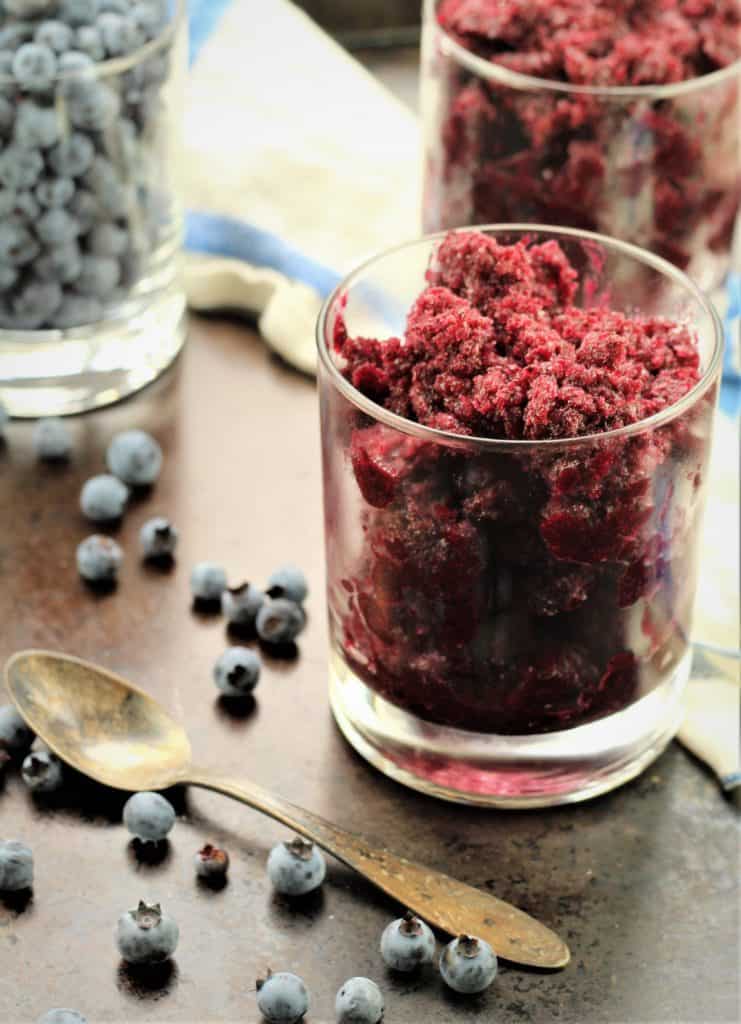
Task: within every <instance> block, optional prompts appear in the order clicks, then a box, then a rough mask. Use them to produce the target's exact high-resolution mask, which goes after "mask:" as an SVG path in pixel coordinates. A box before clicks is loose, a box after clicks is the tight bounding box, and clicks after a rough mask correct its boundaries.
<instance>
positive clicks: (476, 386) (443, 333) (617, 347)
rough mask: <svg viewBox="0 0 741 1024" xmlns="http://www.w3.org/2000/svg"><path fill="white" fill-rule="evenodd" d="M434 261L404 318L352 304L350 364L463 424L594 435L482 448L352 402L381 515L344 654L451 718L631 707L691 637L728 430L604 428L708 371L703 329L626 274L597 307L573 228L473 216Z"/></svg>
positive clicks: (368, 514)
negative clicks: (713, 472) (396, 324)
mask: <svg viewBox="0 0 741 1024" xmlns="http://www.w3.org/2000/svg"><path fill="white" fill-rule="evenodd" d="M426 277H427V285H426V287H425V288H424V290H423V291H422V293H421V294H420V295H419V297H418V298H417V300H416V301H415V303H414V305H413V306H412V308H411V310H410V311H409V314H408V317H407V321H406V330H405V333H404V336H403V337H400V338H386V339H375V338H358V337H350V336H349V335H348V333H347V330H346V327H345V322H344V320H343V318H342V316H338V318H337V320H336V322H335V329H334V349H335V353H334V358H335V359H336V361H337V364H338V366H339V368H340V370H341V372H342V373H343V374H344V376H345V377H346V378H347V380H348V381H349V382H350V383H351V384H352V385H353V386H354V387H355V388H356V389H357V390H358V391H360V392H362V393H363V394H364V395H365V396H367V397H368V398H370V399H372V401H373V402H375V403H377V404H378V405H379V406H382V407H383V408H384V409H386V410H388V411H390V412H393V413H395V414H396V415H398V416H401V417H404V418H405V419H406V420H409V421H411V422H413V423H415V424H421V425H423V426H425V427H433V428H436V429H438V430H442V431H446V432H448V434H452V435H460V436H461V437H467V436H469V437H475V438H479V439H480V438H490V439H501V440H506V441H526V442H546V441H547V442H564V441H568V439H574V438H581V437H586V436H587V435H589V440H588V441H587V442H584V443H581V444H578V445H576V446H574V445H569V444H568V443H567V444H563V443H560V444H559V443H556V444H553V443H551V444H540V445H538V444H535V445H533V444H529V445H510V446H501V445H500V446H498V447H497V446H493V447H491V446H490V448H489V449H486V448H485V446H483V447H482V446H481V445H480V444H479V445H471V446H469V447H468V448H466V447H465V446H464V447H461V446H460V445H456V444H450V443H442V442H440V441H438V440H433V439H431V438H430V439H425V438H419V437H416V436H412V435H409V434H405V433H403V432H401V431H399V430H397V429H394V428H393V427H391V426H390V425H386V424H384V423H382V422H375V421H374V420H373V419H372V418H371V417H369V416H366V415H364V414H361V413H359V412H357V411H356V410H352V411H351V412H350V413H349V416H350V420H349V425H348V428H347V429H348V431H349V436H348V439H347V452H348V458H349V461H350V463H351V467H352V473H353V478H354V482H355V486H356V487H357V488H358V490H359V492H360V495H361V496H362V510H363V511H362V519H363V521H362V530H363V535H362V545H361V549H360V551H359V553H358V555H357V557H356V558H355V560H354V562H353V564H352V571H350V572H346V573H345V575H344V577H343V578H342V580H341V588H342V591H343V594H344V598H343V608H342V611H341V612H340V613H339V614H338V615H334V616H333V619H334V622H333V629H334V630H335V633H336V639H337V641H338V642H339V645H340V647H341V649H342V652H343V655H344V657H345V658H346V660H347V662H348V664H349V665H350V667H351V669H352V670H353V671H354V672H355V673H356V674H357V675H358V676H359V677H360V678H361V679H362V680H363V681H364V682H365V683H366V684H367V685H368V686H370V687H371V688H373V689H374V690H375V691H376V692H378V693H380V694H381V695H382V696H384V697H386V698H387V699H388V700H390V701H392V702H393V703H395V704H397V705H399V706H401V707H403V708H405V709H407V710H409V711H411V712H413V713H415V714H417V715H418V716H420V717H421V718H423V719H426V720H428V721H432V722H437V723H442V724H446V725H450V726H457V727H461V728H467V729H472V730H477V731H486V732H498V733H510V734H512V733H515V734H517V733H532V732H541V731H549V730H553V729H563V728H568V727H571V726H574V725H578V724H581V723H583V722H586V721H589V720H592V719H595V718H597V717H600V716H603V715H606V714H609V713H611V712H613V711H617V710H620V709H622V708H624V707H626V706H627V705H628V704H630V703H631V702H632V701H634V700H636V699H637V698H638V697H640V696H642V695H643V694H644V693H646V692H648V691H649V690H650V689H651V688H652V687H653V686H655V685H657V684H658V683H659V682H661V681H662V680H663V679H665V678H666V674H667V672H671V669H672V666H675V665H676V664H677V663H678V662H679V660H680V659H681V657H682V656H683V654H684V653H685V651H686V649H687V630H688V628H689V616H690V611H691V603H692V597H693V592H694V571H695V569H694V550H695V548H696V544H695V542H694V540H695V538H694V532H695V530H696V527H697V517H696V516H694V514H693V509H694V508H696V507H698V503H699V491H700V488H701V485H702V474H701V472H700V466H701V465H702V464H703V460H704V458H705V448H706V445H707V443H708V438H707V431H705V430H703V429H699V428H696V424H695V422H694V420H693V410H689V411H687V412H685V413H684V414H683V415H681V416H679V417H678V418H676V419H673V420H671V421H670V422H669V423H667V424H665V425H663V426H660V427H654V428H653V429H647V430H645V431H638V432H628V434H620V435H618V436H613V435H610V436H608V437H604V438H603V437H601V435H603V434H605V432H607V431H614V430H616V429H617V428H621V427H626V426H629V425H630V424H635V423H638V422H639V421H641V420H645V419H646V418H648V417H650V416H652V415H654V414H655V413H658V412H660V411H661V410H663V409H666V408H667V407H668V406H670V405H672V404H673V403H675V402H677V401H679V400H680V399H681V398H682V397H683V396H684V395H686V394H687V392H688V391H690V389H691V388H692V387H693V385H694V384H695V383H697V381H698V380H699V379H700V360H699V354H698V349H697V345H696V342H695V338H694V336H693V333H692V330H691V329H690V327H688V326H687V325H686V324H684V323H680V322H675V321H673V320H670V319H666V318H662V317H658V316H648V315H638V314H630V313H626V312H623V311H621V310H619V309H613V308H610V306H609V300H608V297H606V296H605V295H601V296H599V295H596V294H594V295H592V296H591V302H592V304H591V306H590V308H583V307H582V305H580V304H579V302H580V301H583V298H584V296H585V295H586V296H589V295H590V294H591V293H590V288H589V281H588V280H587V278H588V277H589V267H588V265H587V263H586V262H585V264H584V266H581V267H580V268H579V269H577V268H576V267H575V266H573V265H572V264H571V263H570V262H569V260H568V259H567V257H566V255H565V253H564V251H563V250H562V249H561V247H560V246H559V244H558V243H557V242H555V241H547V242H545V243H541V244H536V243H535V242H532V241H531V242H529V241H528V240H527V239H523V240H521V241H519V242H517V243H516V244H512V245H507V244H500V243H498V242H497V241H496V239H495V238H493V237H491V236H489V235H485V234H483V233H479V232H475V231H464V232H454V233H451V234H449V235H448V236H447V237H445V238H444V240H443V241H442V242H441V243H440V244H439V246H438V248H437V251H436V252H435V254H434V256H433V258H432V260H431V263H430V266H429V268H428V271H427V275H426ZM707 402H708V403H711V402H712V397H708V399H707ZM701 404H705V405H706V407H707V403H701ZM709 407H710V409H711V410H712V405H710V406H709ZM512 449H514V450H512ZM329 502H330V504H331V502H332V496H331V494H330V495H329ZM331 522H332V513H331V512H330V514H329V523H330V526H329V529H330V533H331V529H332V527H331Z"/></svg>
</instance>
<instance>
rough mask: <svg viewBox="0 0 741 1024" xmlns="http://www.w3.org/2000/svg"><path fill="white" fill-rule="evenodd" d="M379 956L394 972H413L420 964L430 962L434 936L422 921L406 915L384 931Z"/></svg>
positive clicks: (432, 955) (433, 948) (433, 949)
mask: <svg viewBox="0 0 741 1024" xmlns="http://www.w3.org/2000/svg"><path fill="white" fill-rule="evenodd" d="M381 956H382V957H383V960H384V963H385V964H386V965H387V966H388V967H391V968H392V970H394V971H413V970H415V968H417V967H419V966H420V964H427V963H431V962H432V959H433V957H434V956H435V936H434V935H433V934H432V930H431V928H430V927H429V926H428V925H426V924H425V922H424V921H422V920H421V919H420V918H418V917H415V916H414V914H411V913H407V914H406V915H405V916H404V917H400V918H399V919H398V920H396V921H392V922H391V924H390V925H388V926H387V927H386V928H385V929H384V932H383V935H382V936H381Z"/></svg>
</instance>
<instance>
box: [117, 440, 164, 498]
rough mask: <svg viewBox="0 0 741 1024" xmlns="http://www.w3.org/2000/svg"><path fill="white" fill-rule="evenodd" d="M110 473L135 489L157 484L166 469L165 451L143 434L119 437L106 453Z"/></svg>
mask: <svg viewBox="0 0 741 1024" xmlns="http://www.w3.org/2000/svg"><path fill="white" fill-rule="evenodd" d="M106 464H107V465H108V469H109V470H110V471H111V473H113V474H114V475H115V476H117V477H118V478H119V480H123V481H124V483H127V484H130V485H131V486H132V487H143V486H147V485H149V484H153V483H154V482H155V480H156V479H157V477H158V476H159V472H160V468H161V466H162V449H161V448H160V446H159V444H158V443H157V442H156V441H155V439H154V438H153V437H152V436H151V434H147V433H145V431H143V430H124V431H123V432H122V433H120V434H116V436H115V437H114V438H113V440H112V441H111V443H110V444H109V445H108V451H107V452H106Z"/></svg>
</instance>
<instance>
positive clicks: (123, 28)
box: [96, 11, 144, 57]
mask: <svg viewBox="0 0 741 1024" xmlns="http://www.w3.org/2000/svg"><path fill="white" fill-rule="evenodd" d="M96 28H97V29H98V31H99V32H100V37H101V39H102V40H103V46H104V47H105V51H106V53H107V54H108V56H109V57H121V56H123V55H124V54H127V53H132V52H133V51H134V50H136V49H138V48H139V47H140V46H141V45H142V43H143V42H144V36H143V34H142V33H141V32H140V31H139V28H138V26H137V24H136V22H135V21H133V20H131V19H130V18H128V17H125V16H124V15H122V14H114V13H113V12H111V11H106V12H104V13H103V14H101V15H99V17H98V20H97V22H96Z"/></svg>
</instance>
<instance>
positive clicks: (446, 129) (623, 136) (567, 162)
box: [421, 0, 741, 289]
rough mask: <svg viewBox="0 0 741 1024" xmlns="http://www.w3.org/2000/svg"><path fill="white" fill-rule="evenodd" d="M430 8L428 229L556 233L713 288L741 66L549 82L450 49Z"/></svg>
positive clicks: (731, 176) (729, 206)
mask: <svg viewBox="0 0 741 1024" xmlns="http://www.w3.org/2000/svg"><path fill="white" fill-rule="evenodd" d="M436 8H437V2H436V0H426V2H425V10H424V25H423V41H422V92H421V100H422V115H423V125H424V151H425V156H424V199H423V229H424V230H425V231H439V230H441V229H443V228H454V227H462V226H463V225H466V224H489V223H493V222H505V221H509V222H515V221H533V222H537V223H541V224H546V223H547V224H563V225H564V226H567V227H576V228H583V229H586V230H589V231H599V232H601V233H603V234H605V235H610V236H613V237H615V238H621V239H623V240H625V241H628V242H632V243H633V244H634V245H638V246H641V247H643V248H646V249H650V250H651V251H652V252H656V253H658V255H660V256H663V257H665V258H666V259H668V260H670V261H671V262H672V263H675V264H676V265H677V266H678V267H680V268H681V269H683V270H685V271H686V272H687V273H688V274H689V275H690V276H691V277H692V278H693V279H694V280H695V281H697V282H698V283H699V284H700V285H701V287H704V288H707V289H712V288H714V287H716V286H717V285H719V284H720V283H721V282H722V280H723V278H724V276H725V274H726V273H727V271H728V269H729V266H730V264H731V258H732V249H733V241H734V229H735V226H736V224H737V220H738V212H739V206H740V204H741V60H738V61H736V62H735V63H734V64H731V65H729V66H728V67H726V68H723V69H722V70H719V71H715V72H712V73H710V74H707V75H704V76H701V77H698V78H693V79H690V80H687V81H683V82H677V83H673V84H670V85H657V86H654V85H642V86H638V87H635V86H630V87H609V86H587V85H573V84H570V83H568V82H560V81H549V80H547V79H544V78H537V77H534V76H532V75H529V74H523V73H521V71H515V70H513V69H512V68H510V67H506V66H504V64H500V63H493V62H491V61H489V60H486V59H484V58H483V57H480V56H478V55H477V54H475V53H472V52H471V51H470V50H468V49H466V48H465V47H464V46H461V45H460V44H459V43H458V42H456V41H455V40H454V39H453V38H451V36H450V35H449V34H448V33H447V32H446V31H445V30H444V29H443V28H441V26H440V25H439V24H438V21H437V18H436ZM505 56H506V55H505ZM512 63H514V61H512Z"/></svg>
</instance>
